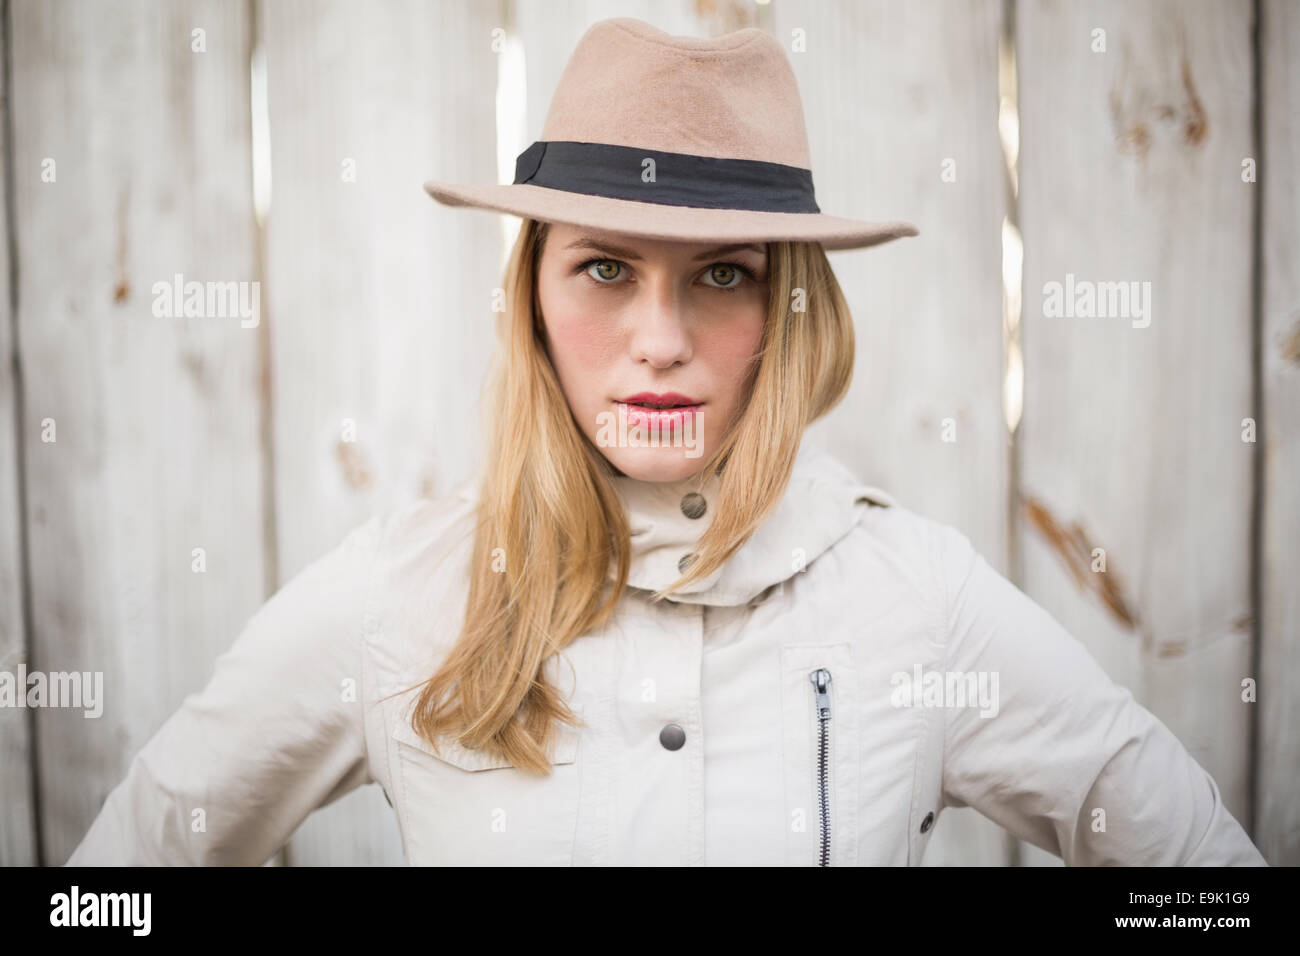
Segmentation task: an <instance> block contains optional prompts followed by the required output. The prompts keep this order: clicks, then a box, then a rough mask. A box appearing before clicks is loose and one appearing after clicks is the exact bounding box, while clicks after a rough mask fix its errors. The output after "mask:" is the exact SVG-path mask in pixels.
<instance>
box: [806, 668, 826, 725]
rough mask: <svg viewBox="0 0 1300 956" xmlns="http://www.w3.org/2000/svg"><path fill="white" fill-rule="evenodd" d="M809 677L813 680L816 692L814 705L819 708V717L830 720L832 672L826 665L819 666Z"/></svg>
mask: <svg viewBox="0 0 1300 956" xmlns="http://www.w3.org/2000/svg"><path fill="white" fill-rule="evenodd" d="M808 679H809V680H810V681H812V685H813V690H814V693H815V694H816V697H815V698H814V700H815V703H814V706H815V707H816V708H817V718H818V719H819V720H830V717H831V672H830V671H828V670H827V669H826V668H824V667H819V668H817V669H816V670H815V671H813V672H812V673H811V674H809V675H808Z"/></svg>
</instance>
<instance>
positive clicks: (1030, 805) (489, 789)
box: [69, 446, 1264, 866]
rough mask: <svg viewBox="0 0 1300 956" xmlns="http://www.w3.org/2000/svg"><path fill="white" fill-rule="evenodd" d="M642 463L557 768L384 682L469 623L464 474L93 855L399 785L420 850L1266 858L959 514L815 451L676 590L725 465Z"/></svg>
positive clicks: (363, 532) (665, 859) (244, 672)
mask: <svg viewBox="0 0 1300 956" xmlns="http://www.w3.org/2000/svg"><path fill="white" fill-rule="evenodd" d="M617 481H618V484H619V489H620V493H621V494H622V495H623V497H624V500H625V502H626V504H627V506H628V514H629V518H630V521H631V528H632V546H633V554H634V556H633V560H632V568H631V579H630V584H631V587H630V589H629V590H628V591H627V592H626V594H625V595H624V597H623V599H622V601H621V603H620V606H619V608H618V613H617V615H616V617H615V619H614V620H613V622H612V624H611V625H610V626H609V627H608V628H606V629H605V631H604V632H603V633H598V634H590V635H586V636H583V637H581V638H579V639H578V640H576V641H575V642H574V643H573V644H572V645H570V647H569V648H567V649H566V651H565V653H564V655H563V656H564V658H565V662H564V663H563V664H557V662H556V661H554V660H552V661H550V662H548V666H549V667H550V671H549V673H550V675H551V677H552V679H554V680H555V681H556V682H557V683H558V684H559V686H560V687H561V688H562V689H564V690H565V692H566V693H568V695H569V699H570V701H571V706H573V707H574V709H575V710H576V711H577V712H578V713H579V715H580V716H581V717H582V718H583V719H584V720H585V721H586V723H587V724H588V726H587V727H586V728H583V729H582V730H581V731H576V730H572V729H570V728H568V727H567V726H565V725H562V728H561V729H562V734H561V738H560V742H559V746H558V747H557V748H556V750H555V752H554V755H553V760H554V767H553V771H552V773H551V775H550V776H549V777H548V778H545V779H542V778H537V777H531V776H528V775H526V774H524V773H522V772H520V771H517V770H515V769H514V768H513V767H511V766H510V765H509V764H507V763H505V762H503V761H500V760H497V759H495V758H492V757H490V756H487V755H485V754H483V753H481V752H476V751H470V750H466V749H465V748H463V747H461V746H459V745H458V744H456V743H455V742H454V741H451V740H446V741H444V742H443V744H442V755H441V756H438V755H435V754H434V752H433V750H432V748H430V747H429V746H428V745H427V744H426V743H425V742H424V741H423V740H422V739H421V738H420V737H419V736H417V735H416V734H415V732H414V731H413V730H412V729H411V727H410V726H409V724H408V723H407V722H406V719H405V707H406V705H407V704H409V703H410V701H411V700H412V699H413V697H414V692H408V693H406V694H404V695H401V696H398V697H394V698H391V699H389V700H387V701H382V702H381V701H380V700H379V698H381V697H384V696H385V695H388V694H392V693H393V692H395V691H397V690H399V689H400V688H402V687H406V686H409V685H412V684H414V683H416V682H417V681H419V680H422V679H423V678H425V677H427V676H429V675H430V674H432V673H433V669H434V667H435V666H436V664H437V663H438V661H439V660H441V658H442V655H444V654H445V653H446V651H447V649H448V647H449V646H450V643H451V642H452V641H454V640H455V638H456V636H457V634H458V631H459V626H460V624H461V622H462V620H463V616H464V608H465V600H466V589H467V583H468V577H467V568H468V561H469V553H470V548H471V545H472V535H471V528H472V518H473V502H474V494H473V489H472V488H471V487H470V486H469V485H464V486H462V488H461V490H460V491H459V492H457V493H455V494H453V495H451V496H449V497H447V498H445V499H443V500H441V501H437V502H431V501H426V500H421V501H418V502H415V503H412V504H409V505H405V506H403V507H400V508H397V509H394V510H392V511H390V512H388V513H386V514H384V515H380V516H378V517H376V518H374V519H372V520H370V521H368V522H366V523H365V524H364V525H362V526H361V527H359V528H358V529H356V530H355V531H354V532H352V533H351V534H350V535H349V536H348V537H347V539H346V540H345V541H344V542H343V543H342V544H341V545H339V546H338V547H337V548H335V549H334V550H332V551H331V552H329V553H328V554H326V555H324V556H323V557H322V558H320V559H319V560H317V561H316V562H315V563H314V564H312V565H311V566H309V567H308V568H306V569H305V570H303V571H302V572H301V573H300V574H298V575H297V576H296V577H294V578H293V579H292V580H290V581H289V582H288V583H287V584H286V585H285V586H284V587H283V588H282V589H281V590H280V591H279V592H278V593H277V594H276V595H274V596H273V597H272V598H271V599H270V600H269V601H268V602H267V603H266V604H265V605H264V606H263V607H262V608H261V609H260V610H259V611H258V612H257V614H255V615H254V616H253V617H252V618H251V620H250V621H249V623H248V624H247V626H246V628H245V629H244V631H243V632H242V633H241V634H240V635H239V637H238V639H237V640H236V641H235V643H234V645H233V647H232V648H231V649H230V650H229V651H228V652H226V653H225V654H224V655H222V657H221V658H219V659H218V661H217V665H216V671H215V674H214V676H213V678H212V680H211V682H210V683H209V684H208V685H207V687H205V688H204V689H203V690H202V692H200V693H198V694H195V695H191V696H190V697H188V698H186V700H185V701H184V703H183V705H182V706H181V708H180V709H179V710H178V711H177V713H176V714H174V715H173V716H172V717H171V718H170V719H169V720H168V721H167V723H166V724H165V725H164V726H163V727H162V728H161V729H160V730H159V731H158V733H157V734H156V735H155V736H154V737H153V738H152V739H151V740H150V741H149V742H148V743H147V744H146V745H145V746H144V748H143V749H142V750H141V751H140V753H139V754H138V755H137V756H136V757H135V759H134V761H133V762H132V764H131V765H130V768H129V771H128V773H127V776H126V779H125V780H124V781H123V782H122V783H121V784H120V785H119V786H118V787H117V788H116V789H115V790H114V791H113V792H112V793H111V794H110V796H109V797H108V800H107V801H106V803H105V805H104V807H103V809H102V811H101V812H100V814H99V816H98V817H97V818H96V820H95V821H94V823H93V825H92V826H91V828H90V830H89V832H88V833H87V834H86V836H85V838H84V840H83V841H82V843H81V844H80V846H79V847H78V848H77V850H76V851H75V852H74V853H73V855H72V857H71V858H70V860H69V863H70V864H116V863H130V864H136V863H144V864H152V863H181V864H217V863H220V864H230V863H239V864H260V863H262V862H264V861H265V860H267V859H268V858H269V857H271V856H272V855H273V854H274V853H275V851H276V850H277V849H278V848H279V847H280V846H282V845H283V844H284V843H285V842H286V841H287V840H288V839H289V837H290V835H291V834H292V833H293V832H294V830H295V828H296V827H297V826H298V825H299V824H300V823H301V822H302V821H303V819H304V818H305V817H306V816H307V815H308V814H309V813H310V812H311V811H312V810H314V809H315V808H317V807H319V806H321V805H323V804H326V803H329V802H331V801H333V800H335V799H336V798H338V797H339V796H341V795H342V794H344V793H345V792H347V791H349V790H351V789H352V788H354V787H357V786H360V785H361V784H365V783H372V782H374V783H378V784H379V785H380V786H382V787H383V789H384V791H385V793H386V794H387V795H388V797H389V799H390V801H391V803H392V805H393V807H394V809H395V811H396V814H397V820H398V824H399V827H400V830H401V833H402V838H403V842H404V846H405V851H406V856H407V859H408V862H410V863H411V864H559V865H567V864H590V865H604V864H615V865H617V864H651V865H665V864H666V865H682V864H728V865H746V864H760V865H773V864H775V865H782V864H786V865H816V864H818V863H819V862H826V863H828V864H829V865H833V866H851V865H866V864H892V865H915V864H917V863H919V862H920V860H921V858H922V855H923V854H924V852H925V848H926V844H927V842H928V839H929V836H930V834H932V833H933V832H934V823H935V820H936V819H937V817H938V815H939V814H940V813H942V812H943V809H944V808H945V807H961V806H971V807H974V808H976V809H977V810H979V811H980V812H981V813H983V814H984V815H985V816H987V817H989V818H990V819H992V820H994V821H996V822H997V823H999V824H1001V825H1002V826H1003V827H1005V828H1006V829H1008V830H1009V831H1010V832H1012V833H1013V834H1015V835H1016V836H1019V837H1021V838H1023V839H1026V840H1028V841H1030V842H1031V843H1034V844H1036V845H1038V846H1040V847H1042V848H1044V849H1046V850H1049V851H1051V852H1053V853H1056V854H1058V855H1060V856H1061V857H1063V858H1064V860H1065V861H1066V862H1067V863H1070V864H1090V865H1091V864H1131V865H1139V864H1140V865H1192V864H1213V865H1225V864H1245V865H1264V860H1263V858H1262V856H1261V855H1260V854H1259V852H1258V851H1257V850H1256V848H1255V847H1254V845H1253V844H1252V843H1251V841H1250V840H1249V838H1248V837H1247V835H1246V834H1245V832H1244V831H1243V830H1242V828H1241V827H1240V825H1239V824H1238V823H1237V821H1236V820H1235V819H1233V817H1232V816H1231V815H1230V814H1229V813H1228V811H1227V809H1226V808H1225V807H1224V804H1223V801H1222V799H1221V797H1220V794H1219V789H1218V787H1217V786H1216V784H1215V782H1214V780H1213V779H1212V778H1211V777H1210V776H1209V775H1208V774H1207V773H1206V772H1205V770H1204V769H1203V768H1202V767H1201V766H1200V765H1199V764H1197V763H1196V762H1195V761H1194V760H1193V759H1192V757H1191V756H1190V755H1189V754H1188V753H1187V751H1186V750H1185V749H1184V748H1183V746H1182V745H1181V744H1180V743H1179V741H1178V740H1177V738H1175V737H1174V735H1173V734H1172V733H1171V732H1170V731H1169V729H1168V728H1166V727H1165V725H1164V724H1162V723H1161V722H1160V721H1159V720H1158V719H1156V717H1154V716H1153V715H1152V714H1151V713H1150V712H1148V711H1147V710H1145V709H1144V708H1143V707H1141V706H1140V705H1139V704H1138V703H1137V702H1136V701H1135V700H1134V698H1133V696H1132V695H1131V694H1130V693H1129V691H1128V690H1126V689H1125V688H1123V687H1120V686H1118V685H1116V684H1115V683H1113V682H1112V681H1111V680H1110V679H1109V678H1108V677H1107V676H1106V674H1105V673H1104V671H1103V670H1102V669H1101V667H1100V666H1099V665H1098V664H1097V663H1096V662H1095V661H1094V660H1093V658H1092V657H1091V656H1090V655H1089V654H1088V652H1087V651H1086V649H1085V648H1084V647H1083V645H1082V644H1081V643H1080V642H1079V641H1077V640H1076V639H1075V638H1074V637H1072V636H1071V635H1070V634H1069V633H1067V632H1066V631H1065V630H1064V629H1063V628H1062V626H1061V625H1060V624H1059V623H1057V622H1056V620H1055V619H1054V618H1052V617H1051V616H1050V615H1049V614H1048V613H1047V612H1046V611H1044V610H1043V609H1042V608H1041V607H1039V606H1038V605H1037V604H1036V603H1034V602H1033V601H1032V600H1030V599H1029V598H1028V597H1027V596H1025V595H1024V594H1023V593H1022V592H1021V591H1019V590H1018V589H1017V588H1016V587H1015V586H1013V585H1012V584H1011V583H1010V582H1008V581H1007V580H1006V579H1005V578H1003V577H1001V576H1000V575H999V574H997V573H996V572H995V571H994V570H993V569H992V568H990V566H989V565H988V564H987V563H986V562H985V561H984V559H983V558H982V557H980V556H979V555H978V554H977V553H976V552H975V551H974V550H973V549H972V547H971V545H970V542H969V541H968V540H967V538H966V537H965V536H963V535H962V534H961V533H960V532H958V531H956V530H955V529H953V528H951V527H949V526H947V525H943V524H940V523H938V522H935V521H932V520H929V519H927V518H924V517H922V516H920V515H918V514H915V513H913V512H911V511H909V510H908V509H906V508H905V507H902V506H901V505H900V504H898V503H897V502H896V501H895V500H894V499H893V498H892V497H891V496H890V495H889V494H887V493H886V492H883V491H881V490H879V489H877V488H873V487H870V486H866V485H863V484H862V483H860V482H859V481H857V480H856V479H855V478H854V476H853V475H852V474H851V473H850V472H849V471H848V470H847V469H846V468H845V467H844V466H843V465H841V464H840V463H839V462H837V461H836V460H835V459H834V458H832V457H831V456H829V455H827V454H825V453H823V452H818V451H815V450H812V449H810V448H809V447H808V446H805V447H804V448H803V449H801V451H800V453H799V457H798V463H797V466H796V469H795V472H794V474H793V476H792V478H791V481H790V485H789V487H788V490H787V492H786V495H785V497H784V498H783V499H782V502H781V504H780V506H779V508H778V510H777V511H776V512H775V513H774V514H773V515H772V516H771V517H770V518H769V519H768V520H767V521H766V522H765V523H764V524H763V525H762V526H761V527H760V529H759V530H758V531H757V532H756V533H755V535H754V536H753V538H751V540H750V541H749V542H747V543H746V545H745V546H744V548H743V549H741V550H740V551H739V552H737V554H735V555H734V556H733V557H732V559H731V560H730V561H729V562H728V563H727V564H726V565H724V566H723V567H722V568H721V569H719V570H718V571H716V572H715V573H714V574H713V575H711V576H710V577H709V578H708V579H706V580H705V581H703V582H699V583H697V584H696V585H695V586H694V587H692V588H690V589H689V591H688V593H684V594H678V595H675V596H674V598H673V599H670V600H668V601H665V602H663V603H661V604H658V605H651V604H650V603H648V602H647V600H646V597H647V593H648V591H649V590H653V589H655V588H660V587H664V586H666V585H667V584H669V583H670V582H671V581H672V580H674V579H675V578H676V577H677V576H678V562H679V561H680V560H681V558H682V557H683V555H685V554H686V553H687V552H688V551H689V550H690V547H691V545H692V544H693V543H694V542H695V541H696V540H697V539H698V537H699V535H700V534H701V533H702V532H703V530H704V528H705V527H706V526H707V525H708V524H709V522H710V521H711V519H712V511H713V508H712V505H713V504H714V501H715V496H716V490H717V488H716V480H715V481H714V483H713V484H712V485H711V486H709V487H706V488H705V489H704V490H703V497H704V503H705V507H706V510H705V512H704V514H703V515H702V516H700V517H696V518H690V517H687V516H686V514H684V513H683V508H682V499H683V497H684V494H685V492H686V491H688V490H689V483H688V482H687V483H681V484H677V485H655V484H650V483H642V482H637V481H633V480H631V479H627V478H619V479H617ZM688 510H690V509H689V508H688ZM508 559H509V556H507V560H508ZM611 577H612V572H611ZM570 665H571V667H570ZM819 672H821V673H823V674H825V673H828V674H829V680H828V682H826V683H825V687H824V689H823V690H822V691H821V692H819V690H818V687H817V686H816V684H815V683H814V675H816V674H818V673H819ZM913 689H917V690H918V691H920V692H918V693H916V694H915V695H913V694H912V691H913ZM963 690H965V691H967V692H968V693H967V696H966V697H965V698H964V699H963V698H962V697H961V696H960V693H959V692H960V691H963ZM353 691H354V692H353ZM981 691H982V692H983V695H981V693H980V692H981ZM819 708H820V710H819ZM198 808H202V809H203V811H204V814H205V816H206V829H205V830H203V831H202V832H194V828H193V827H192V825H191V824H192V821H193V820H194V819H196V816H195V814H194V811H195V810H196V809H198Z"/></svg>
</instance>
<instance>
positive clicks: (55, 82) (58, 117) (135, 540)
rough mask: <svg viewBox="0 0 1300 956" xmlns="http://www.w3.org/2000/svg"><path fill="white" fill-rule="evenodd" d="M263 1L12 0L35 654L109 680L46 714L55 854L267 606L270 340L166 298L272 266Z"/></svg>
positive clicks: (63, 854)
mask: <svg viewBox="0 0 1300 956" xmlns="http://www.w3.org/2000/svg"><path fill="white" fill-rule="evenodd" d="M246 11H247V6H246V5H243V4H231V3H226V2H221V0H206V2H205V0H187V2H182V3H170V4H157V3H153V2H150V0H135V2H126V0H116V2H109V3H98V4H77V3H14V4H11V5H10V6H9V16H10V18H11V21H10V22H11V29H12V35H11V42H10V56H11V58H12V61H11V62H12V78H13V89H12V91H11V92H12V98H11V100H10V103H11V107H12V110H13V113H12V120H13V136H14V141H13V173H14V184H15V189H14V208H13V210H12V214H13V217H14V222H15V231H16V235H17V243H18V250H17V251H18V263H19V271H18V302H19V311H18V317H17V319H18V322H17V325H18V333H19V341H18V346H19V361H20V362H21V364H22V369H23V379H22V382H23V390H24V394H23V412H24V421H23V439H24V448H23V453H24V458H23V462H24V466H25V470H26V486H27V494H28V500H27V508H28V510H27V515H26V520H27V523H28V528H29V540H28V553H27V555H26V559H27V561H28V567H29V573H30V575H31V582H32V621H31V627H32V629H33V632H34V635H35V648H34V653H33V655H32V660H30V661H29V662H28V664H29V666H31V667H32V668H34V669H39V670H41V671H46V672H49V671H72V670H76V671H90V672H96V671H100V672H103V692H104V704H103V715H102V716H101V717H99V718H98V719H85V718H84V717H83V712H82V711H81V710H69V709H54V708H48V709H44V710H40V711H37V712H35V718H36V727H37V746H38V748H39V764H40V801H41V803H40V810H41V817H42V821H43V825H44V862H46V863H51V864H57V863H62V862H63V861H64V860H65V859H66V858H67V856H68V854H69V853H70V852H71V851H72V849H73V848H74V847H75V846H76V844H77V843H78V842H79V841H80V839H81V837H82V836H83V835H84V833H85V830H86V828H87V827H88V826H89V824H90V822H91V820H92V819H93V817H94V816H95V814H96V813H97V812H98V811H99V808H100V806H101V804H102V801H103V799H104V798H105V796H106V795H107V793H108V791H109V790H110V789H111V788H112V787H114V786H115V785H116V784H117V783H118V782H120V780H121V778H122V777H123V775H124V774H125V771H126V766H127V763H128V762H129V760H130V758H131V757H132V756H133V755H134V754H135V753H136V751H137V750H138V749H139V748H140V747H141V746H142V745H143V744H144V743H145V741H146V740H147V739H148V738H149V737H150V736H151V735H152V734H153V732H154V731H155V730H157V728H158V727H159V726H160V725H161V724H162V723H163V721H164V720H165V719H166V718H167V717H168V716H169V715H170V714H171V713H172V711H173V710H174V709H175V708H176V707H177V706H178V705H179V703H180V702H181V700H182V699H183V698H184V697H185V695H187V694H189V693H191V692H193V691H196V690H198V689H199V688H201V687H202V686H203V684H205V683H206V681H207V679H208V677H209V676H210V675H211V669H212V662H213V660H214V659H215V657H216V656H217V655H218V653H219V652H220V651H222V650H224V649H225V647H227V646H228V645H229V644H230V642H231V641H232V639H233V638H234V636H235V635H236V634H237V633H238V632H239V630H240V629H241V628H242V626H243V623H244V621H245V620H246V618H247V617H248V616H249V615H250V614H251V613H252V612H253V611H254V610H256V608H257V607H258V606H259V605H260V604H261V602H262V600H263V598H264V593H263V580H262V571H263V569H262V532H263V527H262V522H263V513H262V503H261V502H262V491H261V460H260V457H259V437H258V423H259V416H258V408H259V376H258V365H257V354H258V348H257V334H258V332H257V330H256V329H247V328H242V327H241V323H240V319H239V318H238V316H233V317H206V318H184V317H160V316H158V315H155V314H154V311H153V304H154V299H155V295H154V292H153V286H154V284H155V283H156V282H167V281H170V280H171V279H172V277H173V276H174V275H176V274H178V273H179V274H182V275H183V276H184V277H185V278H186V279H187V280H197V281H203V282H206V281H223V282H224V281H251V280H255V279H256V278H257V275H256V269H255V262H254V257H253V252H252V250H253V242H252V239H253V219H252V210H251V207H250V203H249V196H250V183H249V163H248V154H249V151H248V48H247V37H248V22H247V20H246ZM196 29H201V30H203V31H205V33H204V34H203V36H204V41H205V43H206V52H193V50H192V31H193V30H196ZM47 159H49V160H52V161H54V163H55V164H56V166H55V172H56V174H57V180H56V181H55V182H43V181H42V176H41V174H42V164H43V163H44V162H45V161H46V160H47ZM47 420H48V421H49V422H52V423H53V425H54V427H55V428H56V429H57V432H56V435H57V441H43V440H42V437H43V435H42V432H43V428H44V426H43V424H42V423H43V422H46V421H47ZM194 548H203V549H205V551H206V565H207V571H206V573H203V574H196V573H194V572H193V571H192V570H191V562H192V557H191V552H192V549H194Z"/></svg>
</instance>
